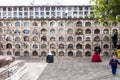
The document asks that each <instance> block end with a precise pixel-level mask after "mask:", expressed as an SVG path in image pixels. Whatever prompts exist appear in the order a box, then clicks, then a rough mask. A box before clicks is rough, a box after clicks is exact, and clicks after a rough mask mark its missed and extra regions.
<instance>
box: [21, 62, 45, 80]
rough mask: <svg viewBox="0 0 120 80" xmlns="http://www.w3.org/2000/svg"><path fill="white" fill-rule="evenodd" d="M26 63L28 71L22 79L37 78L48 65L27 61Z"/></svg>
mask: <svg viewBox="0 0 120 80" xmlns="http://www.w3.org/2000/svg"><path fill="white" fill-rule="evenodd" d="M26 65H27V68H26V70H27V72H26V74H25V75H24V76H23V77H22V78H21V79H20V80H37V79H38V78H39V76H40V75H41V73H42V72H43V70H44V68H45V67H46V65H47V63H38V62H37V63H34V62H29V63H28V62H27V63H26Z"/></svg>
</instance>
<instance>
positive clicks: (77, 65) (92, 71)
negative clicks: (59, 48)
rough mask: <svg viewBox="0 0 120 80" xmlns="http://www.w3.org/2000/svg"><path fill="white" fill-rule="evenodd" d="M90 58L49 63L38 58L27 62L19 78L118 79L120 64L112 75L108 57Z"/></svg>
mask: <svg viewBox="0 0 120 80" xmlns="http://www.w3.org/2000/svg"><path fill="white" fill-rule="evenodd" d="M90 60H91V58H66V59H62V58H60V59H56V60H55V63H49V64H47V63H45V61H41V62H40V61H39V60H38V62H37V60H36V61H35V62H27V63H26V64H27V65H28V68H27V70H28V73H26V75H24V76H23V78H22V79H21V80H120V66H119V67H118V70H117V75H116V76H113V75H112V73H111V68H110V66H109V64H108V62H109V58H107V59H105V58H103V62H99V63H93V62H90ZM119 61H120V60H119Z"/></svg>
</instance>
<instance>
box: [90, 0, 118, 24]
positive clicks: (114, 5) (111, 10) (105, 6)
mask: <svg viewBox="0 0 120 80" xmlns="http://www.w3.org/2000/svg"><path fill="white" fill-rule="evenodd" d="M90 2H94V3H95V5H94V6H93V9H94V13H93V14H92V16H94V17H95V18H97V19H98V20H99V21H101V22H104V21H119V22H120V17H119V19H118V17H117V16H119V15H120V0H91V1H90Z"/></svg>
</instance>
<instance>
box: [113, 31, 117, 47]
mask: <svg viewBox="0 0 120 80" xmlns="http://www.w3.org/2000/svg"><path fill="white" fill-rule="evenodd" d="M112 42H113V46H114V48H117V42H118V38H117V32H115V33H114V35H113V36H112Z"/></svg>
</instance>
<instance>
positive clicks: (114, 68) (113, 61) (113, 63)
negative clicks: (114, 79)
mask: <svg viewBox="0 0 120 80" xmlns="http://www.w3.org/2000/svg"><path fill="white" fill-rule="evenodd" d="M118 64H119V65H120V63H119V61H118V60H117V58H116V56H113V57H112V59H110V62H109V65H111V69H112V74H113V75H116V72H117V65H118Z"/></svg>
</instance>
